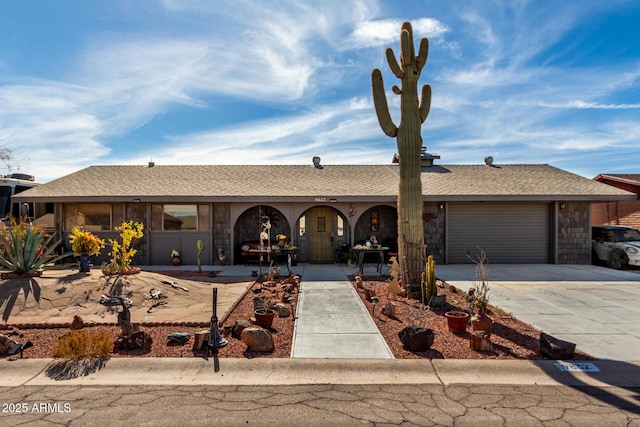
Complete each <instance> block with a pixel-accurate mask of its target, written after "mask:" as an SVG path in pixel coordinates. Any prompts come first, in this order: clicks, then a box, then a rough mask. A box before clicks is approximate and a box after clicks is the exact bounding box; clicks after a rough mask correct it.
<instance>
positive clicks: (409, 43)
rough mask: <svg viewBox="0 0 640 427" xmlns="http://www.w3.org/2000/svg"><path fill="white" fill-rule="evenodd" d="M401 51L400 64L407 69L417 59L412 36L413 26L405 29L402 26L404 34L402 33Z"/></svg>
mask: <svg viewBox="0 0 640 427" xmlns="http://www.w3.org/2000/svg"><path fill="white" fill-rule="evenodd" d="M400 50H401V51H402V53H401V54H400V55H401V58H400V62H401V64H402V65H403V66H404V68H405V69H406V67H407V66H409V65H410V64H411V62H412V61H413V59H414V58H415V53H414V51H413V36H412V35H411V26H409V28H408V29H407V28H405V26H404V25H403V26H402V32H401V33H400Z"/></svg>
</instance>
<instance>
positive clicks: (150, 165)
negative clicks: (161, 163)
mask: <svg viewBox="0 0 640 427" xmlns="http://www.w3.org/2000/svg"><path fill="white" fill-rule="evenodd" d="M155 165H156V164H155V163H154V162H151V161H150V162H149V164H148V166H149V167H150V168H152V167H154V166H155Z"/></svg>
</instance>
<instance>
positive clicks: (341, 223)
mask: <svg viewBox="0 0 640 427" xmlns="http://www.w3.org/2000/svg"><path fill="white" fill-rule="evenodd" d="M337 231H338V236H344V219H342V217H341V216H340V215H338V230H337Z"/></svg>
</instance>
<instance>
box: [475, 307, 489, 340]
mask: <svg viewBox="0 0 640 427" xmlns="http://www.w3.org/2000/svg"><path fill="white" fill-rule="evenodd" d="M492 326H493V320H491V318H490V317H489V316H487V313H485V312H484V311H483V312H480V313H476V314H474V315H473V316H472V317H471V329H472V330H473V331H476V332H477V331H482V332H484V333H486V334H487V337H491V327H492Z"/></svg>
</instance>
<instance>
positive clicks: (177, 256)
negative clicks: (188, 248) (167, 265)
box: [171, 249, 180, 266]
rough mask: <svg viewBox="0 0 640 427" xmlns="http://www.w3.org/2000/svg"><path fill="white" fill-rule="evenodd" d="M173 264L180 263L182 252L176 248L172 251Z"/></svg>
mask: <svg viewBox="0 0 640 427" xmlns="http://www.w3.org/2000/svg"><path fill="white" fill-rule="evenodd" d="M171 264H173V265H176V266H177V265H180V252H178V251H177V250H175V249H174V250H172V251H171Z"/></svg>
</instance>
